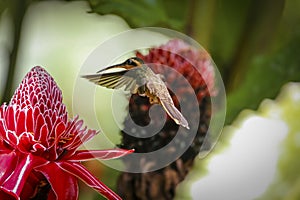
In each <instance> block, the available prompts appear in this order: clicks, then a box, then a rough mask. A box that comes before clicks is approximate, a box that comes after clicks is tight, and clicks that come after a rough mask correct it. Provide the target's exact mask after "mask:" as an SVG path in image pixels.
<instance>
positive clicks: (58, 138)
mask: <svg viewBox="0 0 300 200" xmlns="http://www.w3.org/2000/svg"><path fill="white" fill-rule="evenodd" d="M82 125H83V121H82V120H79V119H78V117H75V118H74V119H71V120H69V119H68V113H67V111H66V107H65V105H64V104H63V103H62V94H61V91H60V89H59V88H58V86H57V85H56V83H55V82H54V80H53V78H52V77H51V76H50V75H49V74H48V73H47V72H46V71H45V70H44V69H42V68H41V67H34V68H33V69H32V70H31V71H30V72H29V73H28V74H27V75H26V77H25V78H24V80H23V81H22V83H21V84H20V86H19V87H18V89H17V90H16V91H15V94H14V95H13V97H12V99H11V101H10V103H9V104H8V105H6V104H3V105H2V106H1V107H0V199H5V200H6V199H7V200H10V199H49V200H52V199H59V200H64V199H68V200H72V199H78V179H80V180H82V181H83V182H84V183H86V184H87V185H88V186H90V187H92V188H93V189H95V190H96V191H98V192H99V193H101V194H102V195H103V196H105V197H106V198H109V199H120V197H119V196H118V195H116V194H115V193H114V192H113V191H112V190H110V189H109V188H107V187H106V186H105V185H104V184H103V183H102V182H101V181H99V180H98V179H97V178H96V177H94V176H93V175H92V174H91V173H90V172H89V171H88V170H87V169H86V168H85V167H84V166H83V165H82V164H81V163H80V162H81V161H86V160H90V159H94V158H100V159H112V158H118V157H121V156H123V155H126V154H128V153H131V152H132V150H122V149H110V150H93V151H88V150H78V148H79V146H81V145H82V144H83V143H84V142H86V141H88V140H89V139H91V138H92V137H93V136H94V135H96V134H97V131H95V130H90V129H87V128H86V127H84V128H82Z"/></svg>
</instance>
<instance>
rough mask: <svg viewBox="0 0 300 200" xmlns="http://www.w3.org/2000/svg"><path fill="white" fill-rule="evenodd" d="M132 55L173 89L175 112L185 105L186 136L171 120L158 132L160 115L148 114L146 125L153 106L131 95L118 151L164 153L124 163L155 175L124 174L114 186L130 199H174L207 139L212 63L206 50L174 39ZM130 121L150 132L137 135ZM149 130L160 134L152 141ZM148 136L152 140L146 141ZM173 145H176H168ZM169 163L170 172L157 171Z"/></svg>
mask: <svg viewBox="0 0 300 200" xmlns="http://www.w3.org/2000/svg"><path fill="white" fill-rule="evenodd" d="M136 55H137V57H139V58H141V59H143V60H144V61H145V63H147V64H148V65H149V67H151V68H152V70H153V71H154V72H155V73H158V74H161V75H163V77H164V79H165V82H166V83H167V85H168V86H173V88H175V90H176V91H175V92H176V94H174V93H172V91H170V93H171V96H172V99H173V101H174V103H175V105H176V106H177V107H178V108H179V102H181V105H185V108H184V110H183V111H185V112H184V113H183V114H184V115H185V117H186V119H187V120H188V122H189V125H190V130H187V129H184V128H181V129H179V127H178V125H177V124H176V123H175V122H174V121H173V120H172V119H170V118H168V119H167V120H166V122H165V124H164V125H163V128H162V129H158V127H157V126H159V127H161V123H162V122H161V121H162V120H161V115H162V114H161V113H154V114H153V113H152V116H151V117H152V119H151V120H153V121H154V123H150V117H149V110H150V107H151V106H152V105H151V104H150V103H149V100H148V99H147V98H143V97H140V96H139V95H132V96H131V99H130V103H129V113H130V115H128V116H127V117H126V119H125V122H124V129H123V131H122V144H121V145H120V146H121V147H123V148H134V149H135V152H136V153H149V152H156V151H158V150H161V149H163V148H164V151H162V152H161V153H160V155H157V156H155V157H154V156H153V157H150V156H149V158H145V159H140V160H141V162H138V161H136V160H135V162H134V163H133V162H132V161H131V160H130V159H126V160H124V162H125V164H126V166H127V167H128V168H129V169H130V168H133V167H134V168H138V167H137V166H139V167H140V169H145V168H146V167H148V169H151V168H152V169H159V170H154V171H152V172H148V173H142V174H131V173H126V172H124V173H122V175H121V176H120V178H119V181H118V185H119V187H118V190H119V194H120V195H121V196H122V197H125V198H129V199H143V198H145V197H147V198H149V199H173V197H174V195H175V188H176V186H177V185H178V183H179V182H180V181H182V180H183V179H184V178H185V176H186V175H187V173H188V171H189V170H190V168H191V166H192V165H193V161H194V159H195V157H196V156H197V155H198V153H199V152H200V149H201V148H202V145H203V144H204V143H203V141H204V138H205V137H206V134H207V130H208V126H209V122H210V117H211V99H210V98H211V96H214V95H216V94H217V91H216V90H215V73H214V67H213V63H212V61H211V58H210V56H209V54H208V53H207V52H206V51H205V50H201V49H196V48H194V47H192V46H190V45H189V44H187V43H185V42H184V41H182V40H178V39H174V40H171V41H169V42H167V43H166V44H164V45H161V46H159V47H155V48H151V49H150V50H149V52H148V54H146V55H144V54H142V53H140V52H137V53H136ZM193 97H195V98H193ZM191 99H195V101H194V100H193V101H191ZM181 108H182V107H181ZM199 111H200V115H199ZM132 121H133V122H135V123H136V124H138V125H140V126H145V125H148V124H150V125H148V126H151V128H148V129H143V128H141V129H137V128H136V126H133V125H132ZM138 128H139V127H138ZM153 130H160V131H159V132H158V133H156V134H155V135H153ZM191 133H196V135H195V137H194V138H191ZM142 134H143V135H142ZM147 135H148V136H151V137H145V136H147ZM141 136H143V137H141ZM176 137H177V138H176ZM171 141H174V143H172V145H170V144H171ZM190 141H191V142H190ZM165 147H166V148H165ZM204 148H207V146H205V147H204ZM145 157H146V155H145ZM170 158H172V159H173V158H174V159H173V160H172V162H171V163H170V164H169V165H168V166H165V165H164V166H161V163H162V160H168V159H170ZM159 166H161V167H159ZM162 167H163V168H162ZM143 171H144V170H143ZM148 171H151V170H148ZM124 185H125V186H126V187H124ZM138 188H139V189H138ZM137 191H138V192H137Z"/></svg>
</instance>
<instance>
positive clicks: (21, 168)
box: [0, 154, 44, 199]
mask: <svg viewBox="0 0 300 200" xmlns="http://www.w3.org/2000/svg"><path fill="white" fill-rule="evenodd" d="M13 162H14V163H15V161H13ZM43 162H44V160H43V159H42V158H39V157H34V156H33V155H32V154H28V155H25V156H23V157H22V156H21V155H18V161H17V163H16V167H15V168H14V170H13V171H12V172H11V174H10V176H8V177H7V178H6V179H5V180H3V182H2V183H1V186H0V192H1V195H4V193H6V195H8V196H7V197H6V198H4V199H8V197H9V199H10V198H15V199H19V197H20V194H21V192H22V190H23V187H24V184H25V183H26V180H27V177H28V176H29V175H30V173H31V170H32V169H33V167H35V166H37V165H40V164H42V163H43Z"/></svg>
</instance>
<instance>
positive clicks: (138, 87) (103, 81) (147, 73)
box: [82, 57, 189, 129]
mask: <svg viewBox="0 0 300 200" xmlns="http://www.w3.org/2000/svg"><path fill="white" fill-rule="evenodd" d="M82 77H83V78H86V79H88V80H90V81H91V82H94V83H95V84H97V85H100V86H104V87H107V88H110V89H118V88H122V87H124V86H125V90H126V91H130V92H131V93H132V94H139V95H140V96H147V97H148V98H149V101H150V103H151V104H160V105H162V107H163V108H164V110H165V111H166V112H167V114H168V115H169V116H170V117H171V118H172V119H173V120H174V121H175V122H176V124H178V125H181V126H183V127H185V128H187V129H189V125H188V122H187V120H186V119H185V118H184V116H183V115H182V114H181V112H180V111H179V110H178V109H177V108H176V107H175V105H174V102H173V100H172V98H171V96H170V94H169V91H168V88H167V86H166V84H165V83H164V81H163V80H162V79H161V76H160V75H159V74H155V73H154V72H153V71H152V70H151V69H150V68H149V67H148V66H147V65H145V64H144V61H143V60H142V59H140V58H137V57H133V58H129V59H127V60H126V61H125V62H123V63H121V64H117V65H113V66H110V67H107V68H105V69H102V70H100V71H98V72H97V73H96V74H92V75H84V76H82Z"/></svg>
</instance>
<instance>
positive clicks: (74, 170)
mask: <svg viewBox="0 0 300 200" xmlns="http://www.w3.org/2000/svg"><path fill="white" fill-rule="evenodd" d="M59 166H60V167H61V168H62V169H63V170H65V171H67V172H69V173H71V174H73V175H74V176H76V177H77V178H79V179H81V180H82V181H83V182H85V183H86V184H87V185H88V186H90V187H92V188H94V189H95V190H97V191H98V192H99V193H101V194H102V195H103V196H104V197H106V198H108V199H111V200H112V199H116V200H121V197H119V196H118V195H117V194H116V193H115V192H113V191H112V190H111V189H109V188H108V187H107V186H106V185H104V184H103V183H102V182H101V181H100V180H98V179H97V178H96V177H95V176H94V175H93V174H91V173H90V172H89V171H88V170H87V169H86V168H85V167H84V166H83V165H81V164H80V163H71V162H60V163H59Z"/></svg>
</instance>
